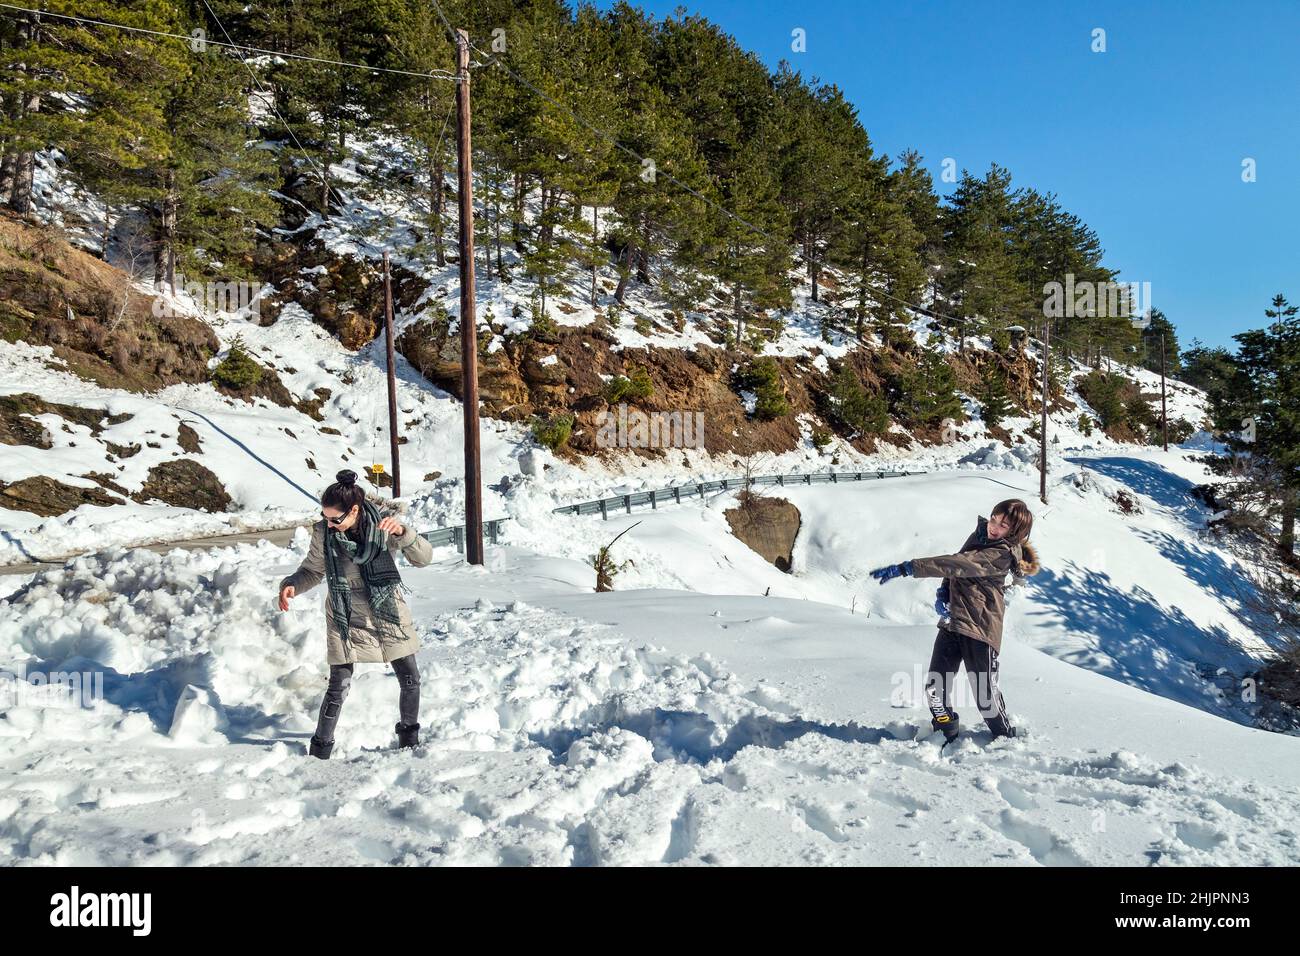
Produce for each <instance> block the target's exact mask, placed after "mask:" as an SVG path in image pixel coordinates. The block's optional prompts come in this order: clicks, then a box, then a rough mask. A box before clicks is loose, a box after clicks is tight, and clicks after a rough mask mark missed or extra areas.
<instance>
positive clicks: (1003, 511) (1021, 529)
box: [990, 498, 1034, 544]
mask: <svg viewBox="0 0 1300 956" xmlns="http://www.w3.org/2000/svg"><path fill="white" fill-rule="evenodd" d="M993 515H1004V516H1005V517H1006V519H1007V524H1008V525H1009V526H1010V529H1009V530H1008V531H1007V540H1008V541H1010V542H1011V543H1012V544H1021V543H1022V542H1025V541H1028V540H1029V532H1030V531H1032V530H1033V528H1034V513H1033V512H1032V511H1030V510H1029V505H1027V504H1025V503H1024V502H1023V501H1021V500H1020V499H1019V498H1008V499H1007V500H1006V501H999V502H998V503H997V504H996V505H994V506H993V511H992V512H991V513H990V517H992V516H993Z"/></svg>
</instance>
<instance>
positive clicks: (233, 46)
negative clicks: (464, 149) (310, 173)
mask: <svg viewBox="0 0 1300 956" xmlns="http://www.w3.org/2000/svg"><path fill="white" fill-rule="evenodd" d="M205 6H206V4H205ZM0 7H4V8H6V9H9V10H17V11H19V12H20V13H32V14H36V15H37V16H41V17H53V18H55V19H58V20H70V21H72V22H74V23H79V24H82V25H88V26H97V27H111V28H112V29H114V30H125V31H127V32H129V33H142V34H145V35H147V36H155V37H164V38H166V39H170V40H182V41H184V42H185V43H188V44H191V45H193V44H194V43H203V44H211V45H212V46H215V47H222V48H225V49H228V50H236V51H243V52H247V53H259V54H264V55H266V56H277V57H284V58H285V59H290V60H307V61H309V62H312V63H324V64H327V65H329V66H341V67H347V68H348V69H353V70H365V71H366V72H368V73H396V74H399V75H401V76H415V77H420V78H422V79H428V80H446V81H448V82H451V83H455V82H456V75H455V74H454V73H452V72H450V71H448V70H435V71H433V72H430V73H421V72H418V71H415V70H399V69H397V68H395V67H385V66H368V65H366V64H365V63H351V62H349V61H347V60H332V59H329V58H328V57H319V56H308V55H307V54H305V53H286V52H283V51H280V50H267V49H263V48H262V47H256V46H245V45H244V44H242V43H235V42H233V41H232V40H231V38H230V34H228V33H226V32H225V29H224V28H222V33H223V34H225V36H226V41H227V42H225V43H223V42H221V41H220V40H209V39H207V38H206V37H203V38H200V37H195V36H193V35H187V34H184V33H168V32H167V31H165V30H150V29H147V28H146V27H133V26H129V25H127V24H125V23H114V22H112V21H110V20H96V19H94V18H92V17H79V16H74V15H72V14H68V13H51V12H50V11H48V10H33V9H32V8H30V7H20V6H16V5H14V4H12V3H0ZM211 10H212V8H211V7H209V8H208V11H209V12H211ZM213 19H214V20H215V19H216V14H213Z"/></svg>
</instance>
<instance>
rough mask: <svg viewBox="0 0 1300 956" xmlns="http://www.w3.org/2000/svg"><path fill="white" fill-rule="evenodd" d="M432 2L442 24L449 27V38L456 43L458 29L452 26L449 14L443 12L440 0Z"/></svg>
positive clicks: (432, 0)
mask: <svg viewBox="0 0 1300 956" xmlns="http://www.w3.org/2000/svg"><path fill="white" fill-rule="evenodd" d="M431 2H432V3H433V9H434V10H436V11H437V12H438V19H440V20H441V21H442V25H443V26H444V27H446V28H447V37H448V39H450V40H451V42H452V43H455V42H456V31H455V30H454V29H453V28H452V25H451V21H450V20H448V19H447V14H445V13H443V12H442V5H441V4H440V3H438V0H431ZM471 46H472V44H471Z"/></svg>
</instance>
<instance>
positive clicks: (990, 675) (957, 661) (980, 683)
mask: <svg viewBox="0 0 1300 956" xmlns="http://www.w3.org/2000/svg"><path fill="white" fill-rule="evenodd" d="M963 664H965V665H966V676H967V677H968V678H969V679H970V684H971V690H973V691H974V692H975V702H976V706H978V707H979V712H980V716H981V717H983V718H984V722H985V723H986V724H988V725H989V730H991V731H993V736H994V737H999V736H1004V735H1006V734H1008V733H1009V732H1010V730H1011V722H1010V721H1009V720H1008V719H1007V708H1006V704H1005V703H1003V701H1002V691H1001V690H999V689H998V652H997V651H995V650H993V648H992V647H991V646H990V645H988V644H985V643H984V642H983V641H977V640H975V638H973V637H967V636H966V635H965V634H957V633H954V632H953V631H949V630H945V629H944V628H940V629H939V635H938V637H936V638H935V639H934V651H933V653H932V654H931V655H930V673H929V675H928V676H927V678H926V682H925V700H926V703H927V704H928V705H929V707H930V713H931V715H933V716H934V717H936V718H937V717H941V716H943V715H945V714H946V715H948V716H949V717H953V718H955V717H956V716H957V714H956V712H955V711H953V709H952V707H951V706H950V705H951V703H952V687H953V681H954V680H956V679H957V669H958V668H959V667H961V666H962V665H963Z"/></svg>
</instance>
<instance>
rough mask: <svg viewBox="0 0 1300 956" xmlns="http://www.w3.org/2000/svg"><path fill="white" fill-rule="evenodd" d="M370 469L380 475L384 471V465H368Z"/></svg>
mask: <svg viewBox="0 0 1300 956" xmlns="http://www.w3.org/2000/svg"><path fill="white" fill-rule="evenodd" d="M370 470H371V471H373V472H374V473H375V474H376V475H382V474H383V473H384V466H383V465H371V466H370Z"/></svg>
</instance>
